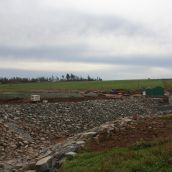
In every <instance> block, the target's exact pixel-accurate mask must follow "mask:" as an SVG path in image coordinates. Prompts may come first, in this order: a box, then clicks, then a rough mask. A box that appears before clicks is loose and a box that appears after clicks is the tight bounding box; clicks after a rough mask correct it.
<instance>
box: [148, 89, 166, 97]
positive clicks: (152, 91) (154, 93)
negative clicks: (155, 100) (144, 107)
mask: <svg viewBox="0 0 172 172" xmlns="http://www.w3.org/2000/svg"><path fill="white" fill-rule="evenodd" d="M145 91H146V95H148V96H163V95H164V88H162V87H155V88H147V89H146V90H145Z"/></svg>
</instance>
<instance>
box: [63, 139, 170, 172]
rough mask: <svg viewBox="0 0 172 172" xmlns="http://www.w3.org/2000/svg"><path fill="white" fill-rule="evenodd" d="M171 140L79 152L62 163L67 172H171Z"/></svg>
mask: <svg viewBox="0 0 172 172" xmlns="http://www.w3.org/2000/svg"><path fill="white" fill-rule="evenodd" d="M171 158H172V142H171V141H153V142H143V143H140V144H136V145H135V146H133V147H129V148H114V149H111V150H109V151H104V152H86V153H80V154H79V155H77V156H76V158H74V159H73V160H68V161H66V162H65V163H64V165H63V171H64V172H88V171H89V172H171V171H172V161H171Z"/></svg>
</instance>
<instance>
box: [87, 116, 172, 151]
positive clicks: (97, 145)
mask: <svg viewBox="0 0 172 172" xmlns="http://www.w3.org/2000/svg"><path fill="white" fill-rule="evenodd" d="M171 137H172V118H160V117H153V118H152V117H148V118H144V119H139V120H137V119H136V121H135V123H132V124H128V125H127V126H125V127H123V128H122V129H120V131H114V132H113V134H112V135H111V136H110V137H108V138H107V137H106V136H105V135H104V134H103V133H102V134H101V135H100V137H99V142H97V141H96V140H92V141H91V142H89V144H88V150H91V151H104V150H108V149H111V148H113V147H128V146H132V145H134V144H136V143H137V142H139V141H151V140H154V139H165V138H171Z"/></svg>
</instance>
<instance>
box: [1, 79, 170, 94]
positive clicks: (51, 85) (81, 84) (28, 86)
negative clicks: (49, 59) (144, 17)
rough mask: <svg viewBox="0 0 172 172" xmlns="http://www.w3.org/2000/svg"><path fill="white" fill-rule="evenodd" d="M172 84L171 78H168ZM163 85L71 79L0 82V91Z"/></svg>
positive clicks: (160, 84) (123, 87) (126, 81)
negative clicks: (36, 81)
mask: <svg viewBox="0 0 172 172" xmlns="http://www.w3.org/2000/svg"><path fill="white" fill-rule="evenodd" d="M168 82H169V84H170V85H171V86H172V80H168ZM156 86H161V87H163V86H164V85H163V82H162V80H151V79H148V80H117V81H78V82H76V81H73V82H72V81H71V82H65V81H64V82H41V83H39V82H38V83H24V84H0V92H30V91H42V90H69V91H70V90H111V89H112V88H114V89H115V88H122V89H138V88H143V87H156Z"/></svg>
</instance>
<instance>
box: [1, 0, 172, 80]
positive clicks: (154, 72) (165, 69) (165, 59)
mask: <svg viewBox="0 0 172 172" xmlns="http://www.w3.org/2000/svg"><path fill="white" fill-rule="evenodd" d="M171 17H172V1H171V0H91V1H88V0H0V76H21V77H24V76H27V77H28V76H30V77H37V76H43V75H45V76H47V75H50V76H51V75H52V74H53V75H56V74H59V75H61V74H62V73H67V72H68V73H71V72H72V73H74V74H78V75H83V76H84V75H85V76H86V75H88V74H89V75H91V76H100V77H102V78H103V79H134V78H135V79H136V78H172V19H171Z"/></svg>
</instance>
